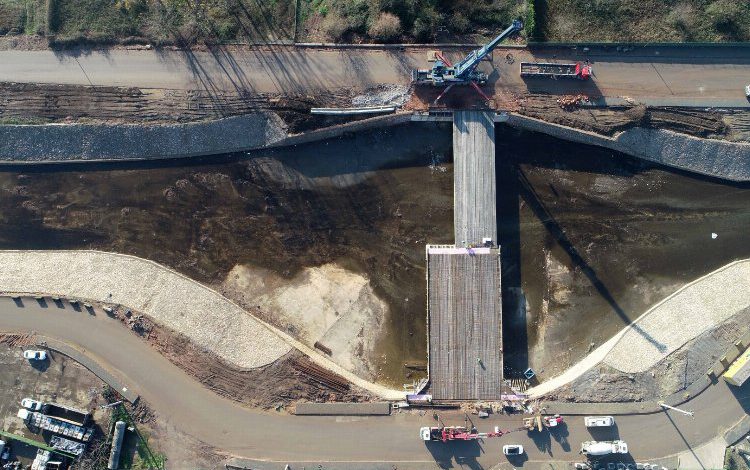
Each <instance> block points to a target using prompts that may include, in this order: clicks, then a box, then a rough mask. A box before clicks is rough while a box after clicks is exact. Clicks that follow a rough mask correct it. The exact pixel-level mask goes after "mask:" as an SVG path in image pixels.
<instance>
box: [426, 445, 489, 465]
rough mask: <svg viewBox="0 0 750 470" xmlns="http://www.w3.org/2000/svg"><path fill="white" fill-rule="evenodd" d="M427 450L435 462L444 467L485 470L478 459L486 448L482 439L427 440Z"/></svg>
mask: <svg viewBox="0 0 750 470" xmlns="http://www.w3.org/2000/svg"><path fill="white" fill-rule="evenodd" d="M425 446H426V447H427V450H428V451H429V452H430V455H432V458H433V459H434V460H435V463H436V464H437V465H438V466H439V467H440V468H444V469H448V468H455V467H461V468H469V469H471V470H483V469H484V467H483V466H482V465H481V464H480V463H479V462H478V461H477V458H478V457H479V456H480V455H482V453H483V452H484V449H483V448H482V445H481V444H480V441H477V440H471V441H453V442H435V441H427V442H425Z"/></svg>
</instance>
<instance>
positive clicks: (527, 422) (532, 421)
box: [523, 414, 564, 432]
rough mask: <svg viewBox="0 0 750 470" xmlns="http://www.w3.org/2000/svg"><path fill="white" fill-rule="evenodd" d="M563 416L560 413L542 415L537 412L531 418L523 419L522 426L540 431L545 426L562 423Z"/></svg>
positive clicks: (555, 425) (547, 427)
mask: <svg viewBox="0 0 750 470" xmlns="http://www.w3.org/2000/svg"><path fill="white" fill-rule="evenodd" d="M563 421H564V420H563V417H562V416H560V415H554V416H544V417H542V415H541V414H537V415H536V416H533V417H531V418H524V419H523V428H524V429H526V430H527V431H539V432H542V431H543V430H544V429H545V428H546V429H549V428H555V427H557V426H559V425H560V424H562V423H563Z"/></svg>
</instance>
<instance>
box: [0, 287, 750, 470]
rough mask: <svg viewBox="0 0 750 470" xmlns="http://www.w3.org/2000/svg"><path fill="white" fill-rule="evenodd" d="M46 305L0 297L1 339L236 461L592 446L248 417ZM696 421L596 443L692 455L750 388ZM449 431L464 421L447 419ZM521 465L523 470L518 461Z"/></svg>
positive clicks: (720, 400)
mask: <svg viewBox="0 0 750 470" xmlns="http://www.w3.org/2000/svg"><path fill="white" fill-rule="evenodd" d="M47 305H48V306H47V307H46V308H43V307H42V306H40V305H39V304H38V303H37V302H36V301H35V300H33V299H24V301H23V306H22V307H19V306H18V305H16V303H15V302H14V301H13V300H11V299H9V298H0V330H2V331H6V332H32V331H34V332H37V333H39V334H42V335H46V336H50V337H53V338H56V339H59V340H62V341H66V342H68V343H70V344H73V345H77V346H78V347H79V348H82V349H84V350H85V353H86V354H87V355H89V356H90V357H91V358H92V359H94V360H95V361H97V362H98V363H99V364H101V365H103V366H104V367H106V368H107V369H109V370H111V371H112V372H113V373H114V374H115V375H118V376H119V377H121V378H122V380H123V382H124V383H125V384H126V385H128V386H129V387H130V388H132V389H134V390H135V391H136V392H138V393H139V394H140V395H141V396H142V397H143V398H144V399H145V400H146V401H147V402H148V403H149V404H150V405H151V406H152V407H153V408H154V409H155V411H156V412H157V413H158V415H159V416H160V417H161V418H162V419H164V420H165V421H166V423H167V424H169V425H173V426H175V427H176V428H177V429H179V430H181V431H183V432H185V433H187V434H189V435H192V436H194V437H196V438H198V439H200V440H202V441H204V442H206V443H208V444H211V445H213V446H215V447H217V448H219V449H222V450H225V451H227V452H229V453H232V454H235V455H238V456H243V457H248V458H254V459H263V460H273V461H279V462H283V463H290V462H294V461H307V462H309V461H317V462H321V463H323V462H332V461H337V462H338V461H349V462H393V463H397V462H422V463H423V464H424V466H422V468H434V467H436V466H442V468H446V466H447V465H449V464H450V462H453V464H452V465H456V464H457V463H458V462H463V463H464V464H468V465H469V466H470V467H471V468H481V467H483V468H489V467H491V466H492V465H495V464H497V463H499V462H505V461H506V459H505V457H504V456H503V455H502V452H501V447H502V445H503V444H507V443H520V444H523V445H524V447H525V448H526V449H527V454H528V458H529V461H542V460H550V459H554V460H577V459H579V456H578V454H577V450H578V448H579V446H580V443H581V442H582V441H584V440H589V439H591V434H590V433H589V432H588V431H587V430H586V428H585V427H584V426H583V423H582V422H583V418H581V417H570V418H569V419H568V424H567V426H566V427H565V428H564V429H562V430H561V432H560V433H557V434H555V435H553V437H552V438H550V435H549V434H547V433H545V434H544V435H543V437H542V438H537V439H536V440H532V439H531V438H530V437H529V436H527V434H526V433H525V432H516V433H513V434H510V435H507V436H503V437H502V438H499V439H490V440H487V441H485V442H474V443H469V445H456V444H448V445H445V444H442V443H435V444H434V445H425V443H424V442H422V441H420V440H419V437H418V430H419V427H420V426H427V425H434V423H435V422H434V421H433V419H432V416H431V415H430V414H429V413H428V414H426V415H425V416H419V415H418V414H410V413H409V414H407V413H404V414H396V415H394V416H390V417H366V418H358V417H296V416H287V415H281V414H274V413H265V412H260V411H256V410H250V409H246V408H242V407H240V406H238V405H237V404H235V403H233V402H231V401H229V400H227V399H224V398H222V397H219V396H217V395H215V394H214V393H212V392H210V391H209V390H207V389H205V388H204V387H203V386H202V385H200V384H199V383H198V382H196V381H194V380H193V379H192V378H191V377H189V376H188V375H186V374H185V373H184V372H182V370H180V369H179V368H177V367H176V366H174V365H173V364H172V363H171V362H169V361H168V360H167V359H165V358H164V357H163V356H161V355H160V354H159V353H158V352H156V351H155V350H154V349H152V348H151V347H149V346H148V345H147V344H146V343H145V342H143V341H142V340H141V339H139V338H138V337H137V336H135V335H134V334H133V333H131V332H130V331H129V330H128V329H127V328H125V327H124V326H123V325H122V324H121V323H120V322H119V321H118V320H115V319H112V318H110V317H108V316H107V315H105V314H103V313H102V312H97V314H96V315H90V314H88V313H86V312H76V311H74V310H73V309H72V308H71V307H70V305H68V304H67V303H66V304H64V305H65V308H63V309H60V308H58V307H57V306H55V305H54V304H50V303H48V304H47ZM687 406H688V407H689V408H690V409H692V410H694V411H695V413H696V418H695V419H694V420H692V419H690V418H688V417H685V416H683V415H681V414H679V413H670V414H665V413H660V414H654V415H633V416H618V417H617V418H616V419H617V428H616V429H615V430H613V431H610V432H604V433H600V434H597V435H596V437H598V438H600V439H605V438H607V437H609V438H612V437H615V436H617V435H618V434H619V437H620V438H622V439H624V440H625V441H627V442H628V444H629V445H630V449H631V455H632V456H633V458H635V459H637V460H639V461H643V460H646V459H653V458H658V457H662V456H666V455H671V454H675V453H678V452H682V451H689V450H690V449H691V448H695V447H696V446H698V445H699V444H702V443H704V442H706V441H709V440H711V439H712V438H714V437H715V436H717V435H719V434H721V433H723V431H724V430H726V429H727V428H728V427H729V426H731V425H733V424H735V423H736V422H737V421H739V419H740V418H741V417H742V416H744V415H745V413H746V410H748V409H750V387H744V388H742V389H740V390H739V391H738V392H737V393H736V394H735V393H733V392H732V390H730V388H729V387H728V386H727V385H725V384H724V382H723V381H722V382H719V383H718V384H717V385H715V386H713V387H711V388H709V389H708V390H707V391H706V392H704V393H703V394H701V395H700V396H698V397H697V398H695V399H693V400H692V401H690V402H689V405H687ZM443 420H444V421H445V422H446V424H462V423H463V419H462V418H461V417H459V416H455V415H451V414H450V413H445V414H443ZM476 424H477V425H478V427H479V428H480V430H484V431H488V430H491V429H492V428H493V427H494V426H499V427H500V428H501V429H512V428H516V427H518V426H519V424H520V417H507V416H493V417H491V418H489V419H486V420H477V423H476ZM516 465H520V463H518V462H516Z"/></svg>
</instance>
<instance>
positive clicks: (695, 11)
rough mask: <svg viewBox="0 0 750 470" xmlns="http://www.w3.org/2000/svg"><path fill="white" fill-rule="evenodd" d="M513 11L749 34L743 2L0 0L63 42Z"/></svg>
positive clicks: (628, 32) (382, 35)
mask: <svg viewBox="0 0 750 470" xmlns="http://www.w3.org/2000/svg"><path fill="white" fill-rule="evenodd" d="M515 18H523V19H524V23H525V26H526V28H525V31H524V35H525V36H526V37H528V38H530V39H532V40H535V41H561V42H567V41H575V42H595V41H603V42H608V41H613V42H614V41H616V42H684V41H707V42H714V41H738V42H742V41H750V2H747V1H737V0H263V1H260V0H201V1H195V0H0V34H3V35H4V34H31V35H48V36H49V37H50V40H52V41H55V42H57V43H60V44H65V43H76V42H84V41H85V42H92V43H101V44H113V43H128V42H144V43H151V44H156V45H162V44H178V45H192V44H197V43H208V44H211V43H225V42H232V41H240V42H246V41H252V42H263V41H291V40H293V39H295V38H296V39H297V40H299V41H333V42H355V43H356V42H386V43H387V42H434V41H438V42H470V41H482V40H484V39H487V38H488V37H492V36H494V35H495V34H496V33H497V32H498V31H499V30H501V29H503V28H505V27H506V26H507V25H508V24H509V23H510V22H511V21H512V20H513V19H515ZM295 29H296V34H295Z"/></svg>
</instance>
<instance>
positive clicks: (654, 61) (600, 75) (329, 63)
mask: <svg viewBox="0 0 750 470" xmlns="http://www.w3.org/2000/svg"><path fill="white" fill-rule="evenodd" d="M447 55H448V57H449V58H452V59H454V60H456V59H459V58H460V57H461V56H462V55H463V52H461V51H451V52H447ZM587 59H588V60H590V61H591V63H592V64H593V69H594V76H595V78H594V80H590V81H579V80H557V81H553V80H549V79H529V80H526V81H524V80H522V79H521V77H520V76H519V73H518V67H519V63H520V62H521V61H529V60H538V61H583V60H587ZM0 64H2V66H1V67H0V81H10V82H38V83H65V84H77V85H115V86H126V87H140V88H167V89H206V90H208V91H210V92H213V93H220V92H222V91H241V92H249V93H257V92H263V93H303V94H305V93H314V92H315V91H317V90H323V89H334V90H335V89H340V88H347V89H355V90H362V89H364V88H366V87H370V86H374V85H378V84H401V85H406V84H408V83H409V80H410V76H411V75H410V73H411V70H412V69H413V68H415V67H422V68H425V67H428V66H429V65H430V64H428V62H427V50H426V49H408V50H405V51H398V50H396V49H391V50H371V49H336V50H330V49H328V50H324V49H304V48H294V47H290V46H289V47H281V46H278V47H277V46H268V47H263V48H253V49H250V48H233V49H224V48H217V49H215V50H213V51H210V52H209V51H192V52H191V51H172V50H160V51H154V50H151V51H148V50H125V49H111V50H103V51H77V50H73V51H67V52H60V51H56V52H53V51H48V50H45V51H13V50H7V51H0ZM480 67H481V68H482V69H483V70H486V71H487V72H492V70H493V68H494V70H495V71H494V72H492V73H491V74H490V83H489V85H488V87H494V88H495V90H496V91H498V92H499V91H505V92H514V93H522V92H526V91H531V92H545V93H578V92H581V93H586V94H588V95H591V96H599V95H601V96H606V97H630V98H634V99H636V100H639V101H642V102H647V103H648V102H653V103H662V104H681V103H682V104H701V103H703V104H710V103H712V102H713V103H720V104H722V105H726V106H730V105H735V106H748V102H747V99H746V98H745V96H744V91H743V89H744V86H745V85H747V84H748V83H750V48H747V47H722V46H718V47H710V48H678V47H669V46H652V47H639V48H637V49H635V50H632V51H628V52H618V51H617V50H616V49H615V48H614V47H608V48H595V47H592V48H591V49H590V50H588V51H584V49H583V47H578V48H575V49H574V48H550V47H545V48H538V49H534V50H533V52H531V51H529V50H526V49H517V48H499V49H497V50H496V51H495V52H494V53H493V62H492V63H491V64H490V63H483V64H482V65H481V66H480Z"/></svg>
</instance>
